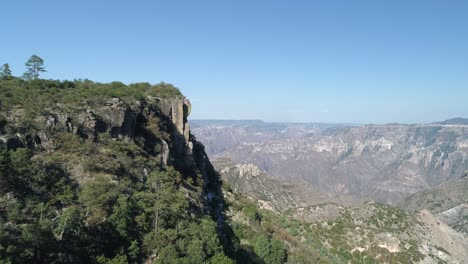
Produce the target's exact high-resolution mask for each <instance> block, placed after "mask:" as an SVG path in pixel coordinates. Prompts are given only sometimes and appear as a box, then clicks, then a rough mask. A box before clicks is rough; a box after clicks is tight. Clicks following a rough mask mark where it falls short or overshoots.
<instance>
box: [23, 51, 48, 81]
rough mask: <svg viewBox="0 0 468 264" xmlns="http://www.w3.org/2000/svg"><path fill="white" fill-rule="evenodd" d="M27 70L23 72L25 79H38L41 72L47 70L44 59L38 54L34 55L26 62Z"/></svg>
mask: <svg viewBox="0 0 468 264" xmlns="http://www.w3.org/2000/svg"><path fill="white" fill-rule="evenodd" d="M25 65H26V69H27V71H26V72H25V73H24V74H23V78H24V79H25V80H31V79H37V78H39V74H40V73H41V72H46V70H45V68H44V61H43V60H42V58H41V57H39V56H37V55H32V56H31V58H29V60H28V61H27V62H26V64H25Z"/></svg>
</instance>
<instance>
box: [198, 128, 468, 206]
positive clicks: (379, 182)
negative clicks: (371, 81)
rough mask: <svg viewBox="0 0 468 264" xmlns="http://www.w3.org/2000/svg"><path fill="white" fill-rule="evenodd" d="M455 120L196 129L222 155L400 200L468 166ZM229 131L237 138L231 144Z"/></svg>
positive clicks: (338, 188) (465, 135) (331, 188)
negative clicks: (227, 139)
mask: <svg viewBox="0 0 468 264" xmlns="http://www.w3.org/2000/svg"><path fill="white" fill-rule="evenodd" d="M452 123H453V122H451V123H450V124H423V125H399V124H387V125H366V126H352V127H349V126H345V127H343V126H335V127H333V126H332V127H325V128H320V126H318V128H317V129H315V130H314V129H303V130H297V129H296V130H294V131H296V132H298V131H300V132H298V133H293V135H294V136H290V134H289V133H288V131H290V129H289V127H288V125H287V124H282V126H283V128H282V129H280V130H268V136H262V133H263V134H266V133H264V132H262V131H263V127H265V125H262V126H261V127H257V126H256V125H254V124H249V125H248V126H245V125H242V126H239V125H236V124H235V123H234V124H230V125H224V124H216V126H215V125H206V124H205V125H203V124H202V125H199V126H197V128H196V129H194V131H193V133H194V134H195V135H196V136H197V137H198V138H199V139H200V140H202V141H204V142H205V141H206V142H207V144H209V146H208V148H210V149H213V150H222V151H221V152H218V153H215V157H217V158H219V157H228V158H230V159H232V160H233V161H234V162H237V163H251V164H254V165H256V166H258V167H259V168H260V169H261V170H263V171H266V172H267V173H268V174H270V175H272V176H274V177H282V178H290V179H295V180H304V181H306V182H308V183H310V184H312V186H314V187H316V188H319V189H321V190H322V191H325V192H331V193H335V194H339V195H343V194H344V195H352V196H356V197H361V198H365V199H366V198H371V199H373V200H377V201H381V202H385V203H390V204H397V203H399V202H401V201H402V200H403V199H404V198H406V197H407V196H409V195H411V194H413V193H416V192H418V191H420V190H423V189H426V188H429V187H431V186H435V185H438V184H440V183H441V182H444V181H447V180H452V179H457V178H459V177H461V175H462V174H463V172H464V171H465V170H467V169H468V155H467V153H468V126H467V125H465V124H463V123H461V124H459V123H456V124H452ZM293 127H294V125H293ZM306 127H307V126H306ZM237 131H243V134H242V136H237ZM224 138H229V141H234V142H236V144H233V145H232V146H227V147H225V148H223V147H222V146H224ZM237 139H238V140H237Z"/></svg>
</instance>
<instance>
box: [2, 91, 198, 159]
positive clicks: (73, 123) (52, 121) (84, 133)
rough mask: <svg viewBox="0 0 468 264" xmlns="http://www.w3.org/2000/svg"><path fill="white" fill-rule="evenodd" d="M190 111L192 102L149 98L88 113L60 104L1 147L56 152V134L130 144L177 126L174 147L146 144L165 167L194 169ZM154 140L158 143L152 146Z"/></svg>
mask: <svg viewBox="0 0 468 264" xmlns="http://www.w3.org/2000/svg"><path fill="white" fill-rule="evenodd" d="M190 108H191V105H190V102H189V100H188V99H185V98H171V99H160V98H156V97H148V100H146V101H138V102H135V103H134V104H133V105H131V106H130V105H128V104H126V103H125V102H124V101H122V100H120V99H119V98H111V99H108V100H107V101H106V102H105V103H104V104H103V105H95V106H94V105H87V106H86V108H85V109H83V108H70V106H65V105H63V104H57V105H55V106H53V107H50V109H46V111H48V112H49V113H50V114H49V115H47V116H39V117H38V118H36V120H35V121H36V122H37V124H38V125H37V128H36V129H30V130H28V131H24V132H23V133H22V131H18V132H17V133H14V134H13V133H10V134H5V135H2V136H1V137H0V144H2V145H7V147H8V148H17V147H21V146H29V147H31V146H32V147H35V148H42V149H47V150H50V151H52V150H53V149H54V142H53V138H52V137H51V135H52V134H53V133H54V132H60V131H67V132H70V133H74V134H77V135H79V136H80V137H82V138H84V139H86V140H91V141H96V140H98V138H99V134H100V133H108V134H110V136H111V137H112V138H116V139H124V140H130V139H133V138H135V137H136V136H142V135H141V133H144V132H143V131H142V129H151V126H155V127H154V128H153V129H156V130H157V127H158V126H161V125H162V126H167V125H169V126H173V129H171V128H169V129H168V130H169V131H172V134H171V135H170V137H171V138H172V139H173V140H171V141H170V142H171V143H170V144H167V142H166V141H165V140H164V139H163V138H157V139H149V138H145V140H146V142H145V144H147V145H148V147H153V148H158V149H161V150H162V152H161V154H160V156H161V163H162V165H163V166H166V165H168V164H171V163H172V162H174V161H176V160H177V162H179V163H181V164H180V165H182V166H186V167H191V166H193V165H194V160H193V157H192V150H193V142H192V141H191V138H190V125H189V123H188V121H187V116H188V115H189V114H190ZM16 112H17V115H20V113H19V112H21V110H18V109H17V110H16ZM17 115H11V116H10V118H9V119H8V120H7V122H9V123H12V124H14V123H15V121H16V120H15V117H16V116H17ZM155 118H156V119H155ZM158 120H159V121H158ZM166 120H168V121H170V124H168V123H167V122H166ZM158 122H159V123H158ZM42 127H43V128H44V129H41V128H42ZM154 132H156V133H159V131H154ZM151 140H153V141H154V142H149V141H151ZM170 149H172V150H173V151H170Z"/></svg>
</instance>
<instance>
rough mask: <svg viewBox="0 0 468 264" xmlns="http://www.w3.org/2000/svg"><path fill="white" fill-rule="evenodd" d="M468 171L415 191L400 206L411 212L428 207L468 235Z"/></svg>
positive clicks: (445, 221)
mask: <svg viewBox="0 0 468 264" xmlns="http://www.w3.org/2000/svg"><path fill="white" fill-rule="evenodd" d="M467 173H468V172H467ZM467 173H465V176H464V177H463V178H461V179H457V180H453V181H448V182H444V183H441V184H439V185H437V186H435V187H432V188H429V189H426V190H424V191H421V192H418V193H415V194H413V195H411V196H410V197H408V198H407V199H406V200H405V201H404V202H402V203H401V204H400V205H399V206H400V207H401V208H404V209H405V210H408V211H411V212H414V211H419V210H422V209H427V210H429V211H430V212H431V213H432V214H434V215H436V216H437V217H438V218H439V219H440V220H441V221H443V222H444V223H446V224H448V225H449V226H451V227H452V228H454V229H455V230H457V231H460V232H463V233H465V234H467V235H468V175H467Z"/></svg>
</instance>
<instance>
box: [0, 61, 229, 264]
mask: <svg viewBox="0 0 468 264" xmlns="http://www.w3.org/2000/svg"><path fill="white" fill-rule="evenodd" d="M30 62H31V63H30V65H29V66H30V67H31V68H30V74H31V76H32V78H31V80H24V79H20V78H16V77H11V78H10V77H8V78H5V76H3V77H2V79H0V134H1V135H2V136H4V135H6V136H11V135H17V134H18V133H19V134H21V135H25V137H29V136H31V135H32V137H34V135H35V134H37V133H45V134H46V135H47V138H48V140H50V142H51V143H52V144H51V145H49V146H48V148H47V149H46V148H45V147H44V146H41V145H37V144H36V143H34V139H33V140H32V141H31V140H30V139H28V138H25V139H24V142H25V144H19V145H18V144H11V145H10V144H5V142H4V141H2V142H1V143H2V144H0V263H144V262H152V263H226V264H230V263H234V261H233V260H232V259H231V258H230V257H228V256H227V255H226V253H225V252H228V251H229V250H228V249H229V248H228V247H227V246H226V244H227V243H229V242H226V241H227V240H230V239H231V237H229V236H226V237H223V241H221V235H220V230H219V228H218V225H217V223H216V221H215V220H216V217H215V214H214V212H213V209H212V208H210V207H205V206H204V205H203V197H204V195H205V191H206V188H207V185H206V184H205V182H204V181H205V178H204V177H203V176H202V174H203V173H202V172H201V171H200V169H198V168H197V167H193V168H185V167H181V166H178V165H177V164H179V163H182V162H177V161H176V162H174V165H172V166H162V164H161V158H160V156H159V155H160V153H161V151H162V149H161V147H160V146H159V145H157V144H156V143H152V144H153V145H149V146H150V147H151V148H150V147H148V144H149V143H148V141H151V142H159V141H161V140H162V139H164V140H166V141H167V142H168V144H175V138H174V137H175V132H174V129H175V128H174V126H171V124H169V123H168V122H167V120H166V119H168V117H166V116H163V115H162V114H161V113H160V112H159V110H158V109H157V106H155V110H154V114H153V115H151V116H150V118H149V119H148V120H144V123H143V124H142V127H139V128H138V129H139V131H140V133H141V134H139V135H138V137H135V138H133V139H132V140H128V139H125V140H124V139H119V138H113V137H112V135H111V134H110V133H109V132H102V133H99V134H98V135H97V137H96V139H93V140H91V139H86V138H85V137H83V136H82V135H80V134H79V133H74V132H73V131H70V130H68V129H66V128H65V127H61V126H59V125H57V126H56V127H53V128H51V127H47V126H46V122H45V121H44V120H45V119H44V117H47V116H48V115H50V111H51V109H53V108H56V109H59V111H65V112H66V113H76V114H80V113H82V112H86V109H87V108H88V107H89V106H92V107H97V108H98V107H99V106H100V105H102V104H103V103H104V102H106V101H107V100H109V99H111V98H114V97H118V98H120V99H121V100H123V101H124V102H126V103H127V104H129V105H132V104H135V102H136V101H137V100H142V99H148V96H154V97H158V98H162V99H164V98H168V99H170V98H182V95H181V93H180V91H179V90H178V89H177V88H175V87H173V86H172V85H170V84H166V83H160V84H157V85H150V84H148V83H137V84H130V85H125V84H123V83H120V82H113V83H109V84H101V83H95V82H92V81H89V80H75V81H55V80H43V79H39V78H38V77H39V73H40V72H42V71H43V70H44V69H43V68H42V67H43V66H42V63H41V60H37V59H34V58H32V60H31V61H30ZM3 72H6V71H5V69H3ZM142 122H143V121H142ZM145 137H146V138H145ZM20 139H21V140H23V138H20ZM20 139H18V140H20ZM28 140H29V141H28ZM29 142H32V143H31V144H29ZM173 142H174V143H173ZM38 144H40V143H38ZM197 151H198V152H197ZM200 151H203V149H201V148H198V149H195V150H194V152H195V153H194V154H195V155H199V156H201V155H204V154H203V153H199V152H200ZM175 158H178V156H175ZM210 175H211V174H210ZM208 177H214V176H208ZM211 182H216V181H215V179H211ZM212 188H214V187H212ZM230 250H231V251H229V252H231V254H230V255H231V256H234V257H235V254H232V252H233V251H235V248H232V249H230Z"/></svg>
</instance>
